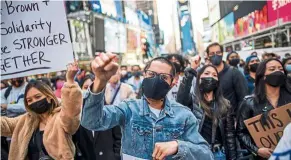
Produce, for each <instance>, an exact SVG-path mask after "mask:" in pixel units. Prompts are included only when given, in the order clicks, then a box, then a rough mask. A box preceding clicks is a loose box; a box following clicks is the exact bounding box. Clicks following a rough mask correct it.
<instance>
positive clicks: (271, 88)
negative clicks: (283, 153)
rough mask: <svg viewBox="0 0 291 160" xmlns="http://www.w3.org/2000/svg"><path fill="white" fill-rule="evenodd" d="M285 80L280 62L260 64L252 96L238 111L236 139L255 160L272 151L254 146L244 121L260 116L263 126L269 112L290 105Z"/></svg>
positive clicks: (290, 99) (272, 61)
mask: <svg viewBox="0 0 291 160" xmlns="http://www.w3.org/2000/svg"><path fill="white" fill-rule="evenodd" d="M285 80H286V73H285V71H284V68H283V65H282V63H281V62H280V60H278V59H268V60H266V61H263V62H261V63H260V65H259V67H258V69H257V72H256V78H255V90H254V95H252V96H248V97H246V98H245V100H244V101H243V102H242V104H241V107H240V109H239V110H238V113H237V121H238V122H237V134H238V139H239V140H240V142H241V145H243V146H245V147H246V148H247V149H248V150H249V151H250V152H252V153H253V154H254V155H255V158H256V159H267V158H269V157H270V156H271V154H272V152H273V150H272V149H270V148H258V147H257V146H256V144H255V143H254V141H253V139H252V137H251V135H250V133H249V132H248V129H247V127H246V126H245V124H244V120H246V119H249V118H252V117H254V116H257V115H259V114H262V115H263V116H262V119H261V120H262V123H263V124H265V122H266V115H268V112H269V111H270V110H272V109H275V108H277V107H280V106H283V105H285V104H288V103H290V102H291V94H290V92H288V91H287V90H286V84H285V82H286V81H285Z"/></svg>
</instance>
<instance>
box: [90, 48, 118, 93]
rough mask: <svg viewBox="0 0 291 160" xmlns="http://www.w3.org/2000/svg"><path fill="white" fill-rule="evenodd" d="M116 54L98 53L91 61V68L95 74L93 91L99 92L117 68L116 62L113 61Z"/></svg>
mask: <svg viewBox="0 0 291 160" xmlns="http://www.w3.org/2000/svg"><path fill="white" fill-rule="evenodd" d="M115 57H116V55H115V54H112V53H106V54H105V53H100V54H99V55H98V56H97V57H96V58H95V59H94V60H93V61H92V62H91V69H92V72H93V73H94V74H95V80H94V86H93V92H100V91H101V90H102V89H103V88H104V87H105V85H106V83H107V81H108V80H109V79H110V78H111V76H113V75H115V73H116V71H117V70H118V64H117V63H116V62H115V61H114V59H115Z"/></svg>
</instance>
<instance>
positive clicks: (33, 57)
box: [0, 0, 73, 79]
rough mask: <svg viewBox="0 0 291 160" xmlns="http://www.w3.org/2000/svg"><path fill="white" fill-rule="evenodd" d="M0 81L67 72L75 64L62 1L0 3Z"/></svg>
mask: <svg viewBox="0 0 291 160" xmlns="http://www.w3.org/2000/svg"><path fill="white" fill-rule="evenodd" d="M0 14H1V18H2V19H1V40H2V41H1V79H9V78H16V77H23V76H29V75H34V74H42V73H48V72H54V71H60V70H64V69H66V65H67V63H68V62H72V61H73V50H72V44H71V42H70V35H69V30H68V24H67V18H66V13H65V7H64V2H63V1H49V0H43V1H1V13H0Z"/></svg>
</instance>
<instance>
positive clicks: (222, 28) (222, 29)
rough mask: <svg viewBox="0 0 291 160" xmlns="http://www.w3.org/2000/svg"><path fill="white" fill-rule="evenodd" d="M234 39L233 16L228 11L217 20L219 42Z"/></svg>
mask: <svg viewBox="0 0 291 160" xmlns="http://www.w3.org/2000/svg"><path fill="white" fill-rule="evenodd" d="M233 39H234V16H233V12H231V13H229V14H228V15H227V16H225V17H224V18H223V19H221V20H220V21H219V42H220V43H222V42H224V41H230V40H233Z"/></svg>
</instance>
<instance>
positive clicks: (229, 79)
mask: <svg viewBox="0 0 291 160" xmlns="http://www.w3.org/2000/svg"><path fill="white" fill-rule="evenodd" d="M218 77H219V81H220V86H221V87H222V92H223V96H224V98H226V99H227V100H229V101H230V104H231V106H232V108H233V110H234V113H236V110H237V108H238V107H239V104H240V103H241V102H242V101H243V99H244V97H245V96H246V95H248V85H247V81H246V79H245V77H244V76H243V74H242V73H241V72H240V71H239V70H238V69H237V68H235V67H230V66H229V65H227V64H226V63H224V68H223V70H222V71H221V72H219V74H218Z"/></svg>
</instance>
